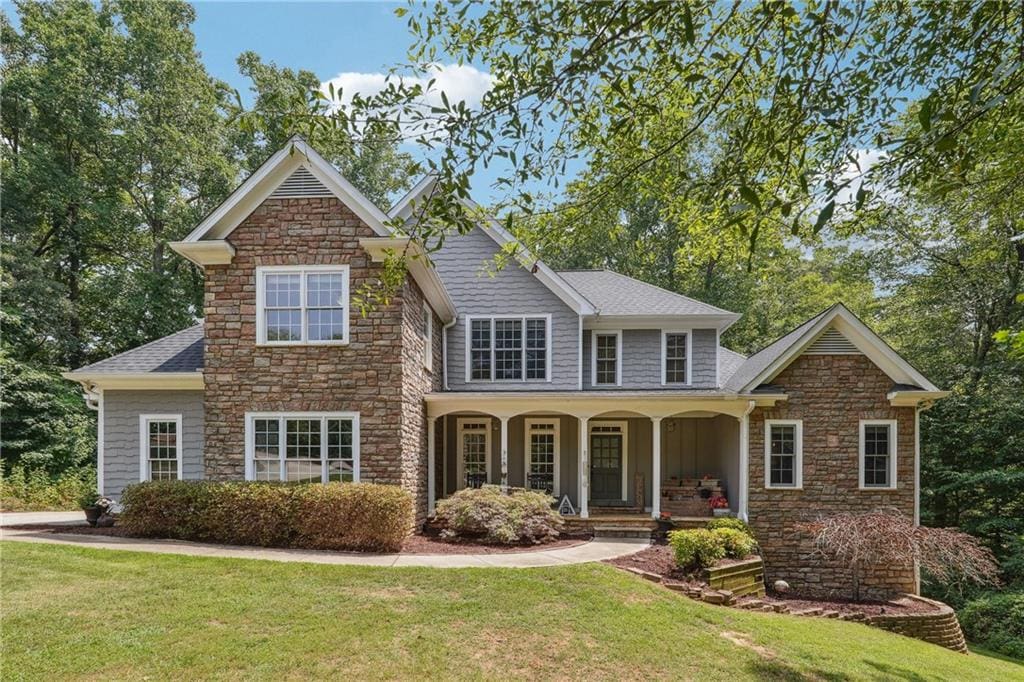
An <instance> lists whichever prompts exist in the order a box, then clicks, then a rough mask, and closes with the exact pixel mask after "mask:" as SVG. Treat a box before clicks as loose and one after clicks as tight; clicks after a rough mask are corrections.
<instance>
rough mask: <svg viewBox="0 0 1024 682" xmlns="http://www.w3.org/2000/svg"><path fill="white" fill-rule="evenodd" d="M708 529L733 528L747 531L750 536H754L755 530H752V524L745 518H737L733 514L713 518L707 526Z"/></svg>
mask: <svg viewBox="0 0 1024 682" xmlns="http://www.w3.org/2000/svg"><path fill="white" fill-rule="evenodd" d="M705 528H707V529H708V530H717V529H719V528H732V529H733V530H738V531H742V532H744V533H746V534H747V535H749V536H750V537H754V532H753V531H752V530H750V526H749V525H748V524H747V522H746V521H744V520H743V519H737V518H735V517H732V516H723V517H720V518H717V519H711V520H710V521H708V523H707V525H706V526H705Z"/></svg>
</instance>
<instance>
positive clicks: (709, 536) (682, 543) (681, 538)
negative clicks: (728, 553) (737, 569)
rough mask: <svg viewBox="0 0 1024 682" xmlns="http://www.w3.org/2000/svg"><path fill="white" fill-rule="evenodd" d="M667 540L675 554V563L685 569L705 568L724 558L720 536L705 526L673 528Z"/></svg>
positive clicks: (723, 544) (723, 547)
mask: <svg viewBox="0 0 1024 682" xmlns="http://www.w3.org/2000/svg"><path fill="white" fill-rule="evenodd" d="M668 542H669V544H670V545H672V549H673V550H674V551H675V555H676V565H677V566H679V567H680V568H683V569H686V570H692V569H696V568H707V567H709V566H711V565H712V564H714V563H715V562H716V561H718V560H719V559H724V558H725V543H724V542H723V540H722V538H721V537H719V536H718V535H716V534H715V533H713V532H711V531H710V530H707V529H705V528H695V529H693V530H674V531H672V532H670V533H669V534H668Z"/></svg>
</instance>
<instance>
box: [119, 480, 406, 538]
mask: <svg viewBox="0 0 1024 682" xmlns="http://www.w3.org/2000/svg"><path fill="white" fill-rule="evenodd" d="M121 503H122V504H123V505H124V511H123V512H122V513H121V515H120V516H119V518H118V525H120V526H122V527H124V528H125V530H126V532H127V533H128V534H130V535H135V536H139V537H153V538H173V539H177V540H194V541H198V542H217V543H222V544H233V545H258V546H261V547H302V548H307V549H336V550H352V551H379V552H394V551H398V550H399V549H401V547H402V542H403V540H405V538H406V536H407V535H408V534H409V532H410V531H411V529H412V526H413V501H412V497H411V496H410V495H409V493H407V492H405V491H404V490H402V489H401V488H398V487H396V486H389V485H377V484H374V483H345V484H339V483H328V484H322V483H312V484H289V483H268V482H213V481H153V482H146V483H137V484H135V485H130V486H128V487H127V488H125V490H124V493H123V494H122V496H121Z"/></svg>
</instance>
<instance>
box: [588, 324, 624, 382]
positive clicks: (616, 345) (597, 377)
mask: <svg viewBox="0 0 1024 682" xmlns="http://www.w3.org/2000/svg"><path fill="white" fill-rule="evenodd" d="M621 355H622V333H621V332H617V331H615V332H598V331H595V332H594V333H593V336H592V337H591V356H592V358H593V364H592V366H591V383H593V385H594V386H618V385H619V384H621V383H622V365H621V362H622V358H621Z"/></svg>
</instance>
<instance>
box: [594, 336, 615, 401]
mask: <svg viewBox="0 0 1024 682" xmlns="http://www.w3.org/2000/svg"><path fill="white" fill-rule="evenodd" d="M598 336H614V337H615V383H614V384H607V383H604V384H599V383H597V337H598ZM590 385H591V386H593V387H594V388H598V387H601V386H621V385H622V330H621V329H609V330H601V331H598V330H596V329H594V330H591V332H590Z"/></svg>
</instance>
